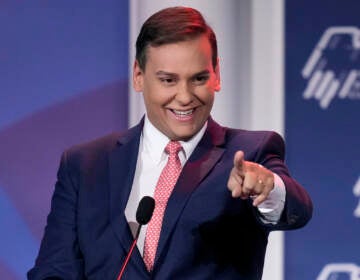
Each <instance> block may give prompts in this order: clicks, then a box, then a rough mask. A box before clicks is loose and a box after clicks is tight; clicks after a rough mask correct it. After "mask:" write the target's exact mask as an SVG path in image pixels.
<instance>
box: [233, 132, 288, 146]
mask: <svg viewBox="0 0 360 280" xmlns="http://www.w3.org/2000/svg"><path fill="white" fill-rule="evenodd" d="M226 131H227V133H226V135H227V140H228V141H229V142H234V143H236V142H237V143H239V142H240V143H247V142H251V143H252V145H265V144H271V143H274V144H279V145H283V144H284V139H283V137H282V136H281V135H280V134H279V133H277V132H276V131H266V130H245V129H235V128H226Z"/></svg>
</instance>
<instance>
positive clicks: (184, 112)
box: [173, 109, 194, 116]
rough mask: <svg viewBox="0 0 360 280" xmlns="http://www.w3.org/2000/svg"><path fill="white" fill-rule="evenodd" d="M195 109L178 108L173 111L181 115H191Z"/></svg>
mask: <svg viewBox="0 0 360 280" xmlns="http://www.w3.org/2000/svg"><path fill="white" fill-rule="evenodd" d="M193 111H194V109H191V110H187V111H177V110H173V112H174V113H175V114H176V115H181V116H187V115H190V114H192V112H193Z"/></svg>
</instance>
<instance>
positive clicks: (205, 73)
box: [155, 70, 210, 78]
mask: <svg viewBox="0 0 360 280" xmlns="http://www.w3.org/2000/svg"><path fill="white" fill-rule="evenodd" d="M155 74H156V76H161V75H166V76H179V75H178V74H175V73H171V72H166V71H162V70H160V71H157V72H156V73H155ZM209 74H210V71H209V70H203V71H200V72H198V73H195V74H194V75H192V76H191V77H192V78H193V77H196V76H201V75H209Z"/></svg>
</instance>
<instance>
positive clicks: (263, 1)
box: [249, 0, 284, 280]
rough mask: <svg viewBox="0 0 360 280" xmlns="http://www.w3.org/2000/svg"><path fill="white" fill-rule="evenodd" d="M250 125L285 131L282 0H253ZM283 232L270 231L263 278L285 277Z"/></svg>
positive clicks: (257, 127) (282, 132)
mask: <svg viewBox="0 0 360 280" xmlns="http://www.w3.org/2000/svg"><path fill="white" fill-rule="evenodd" d="M252 5H253V7H252V44H251V46H252V48H251V49H252V54H251V62H252V67H251V71H252V72H251V89H252V90H251V93H252V109H251V122H250V123H251V126H250V127H249V128H250V129H264V130H275V131H277V132H279V133H280V134H282V135H283V134H284V130H283V128H284V120H283V118H284V113H283V112H284V90H283V83H284V81H283V80H284V70H283V57H284V50H283V49H284V47H283V41H284V39H283V36H284V35H283V29H284V28H283V26H284V25H283V24H284V23H283V21H284V14H283V13H284V11H283V9H284V3H283V0H273V1H268V0H253V2H252ZM283 255H284V234H283V232H272V233H271V234H270V240H269V245H268V248H267V253H266V257H265V267H264V274H263V280H274V279H284V256H283Z"/></svg>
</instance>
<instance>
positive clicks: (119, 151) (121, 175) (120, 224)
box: [109, 122, 143, 264]
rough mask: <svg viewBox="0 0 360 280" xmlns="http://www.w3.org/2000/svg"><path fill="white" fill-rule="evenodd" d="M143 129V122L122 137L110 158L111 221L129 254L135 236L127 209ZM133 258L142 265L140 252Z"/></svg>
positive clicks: (135, 253) (136, 251) (136, 252)
mask: <svg viewBox="0 0 360 280" xmlns="http://www.w3.org/2000/svg"><path fill="white" fill-rule="evenodd" d="M142 127H143V122H141V123H140V124H139V125H137V126H136V127H134V128H132V129H130V130H129V131H128V132H127V133H126V135H124V136H122V137H121V138H120V139H119V141H118V146H117V147H116V149H115V150H114V151H113V152H112V153H111V154H110V156H109V175H110V220H111V225H112V228H113V230H114V231H115V234H116V236H117V237H118V239H119V240H120V243H121V245H122V246H123V248H124V251H125V252H128V250H129V248H130V246H131V243H132V241H133V236H132V234H131V231H130V227H129V225H128V222H127V220H126V217H125V207H126V204H127V201H128V198H129V195H130V191H131V187H132V183H133V178H134V173H135V169H136V161H137V155H138V150H139V141H140V135H141V130H142ZM132 257H133V258H134V260H135V263H137V264H141V263H142V257H141V255H140V254H139V252H138V250H135V251H134V252H133V256H132Z"/></svg>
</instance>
